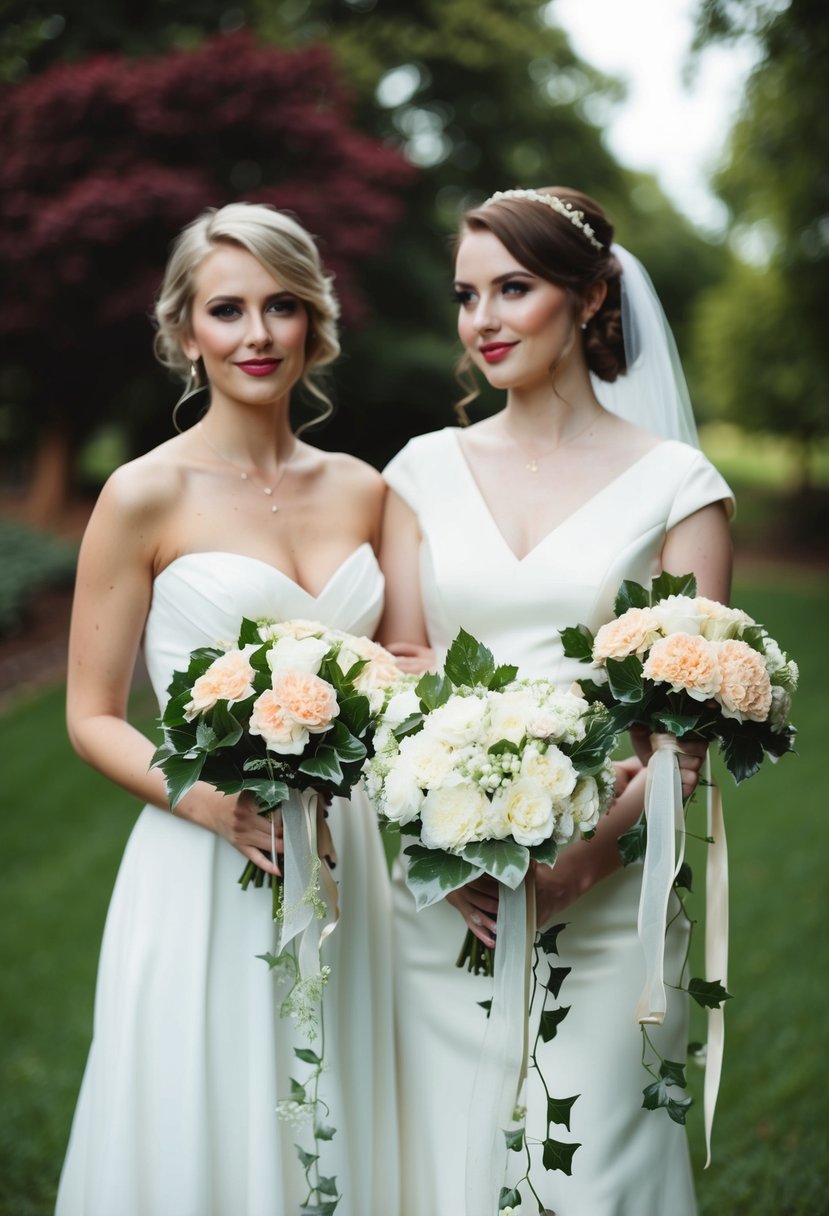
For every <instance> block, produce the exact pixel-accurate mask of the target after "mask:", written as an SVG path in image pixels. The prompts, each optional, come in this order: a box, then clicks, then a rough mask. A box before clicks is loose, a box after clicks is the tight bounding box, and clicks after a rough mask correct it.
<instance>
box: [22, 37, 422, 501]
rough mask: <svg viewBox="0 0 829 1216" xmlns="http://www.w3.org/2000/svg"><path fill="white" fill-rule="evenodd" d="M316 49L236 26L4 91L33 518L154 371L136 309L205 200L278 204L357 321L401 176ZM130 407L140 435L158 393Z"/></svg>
mask: <svg viewBox="0 0 829 1216" xmlns="http://www.w3.org/2000/svg"><path fill="white" fill-rule="evenodd" d="M350 119H351V113H350V100H349V97H348V95H347V94H346V92H345V91H344V89H343V87H342V86H341V84H340V82H339V80H338V79H337V76H336V73H335V71H334V69H333V66H332V63H331V60H330V58H329V55H328V53H327V52H326V51H325V50H324V49H323V48H320V47H308V48H304V49H302V50H299V51H292V52H284V51H280V50H275V49H273V48H269V47H262V46H258V45H257V44H256V43H255V42H254V41H253V39H252V38H251V37H250V36H249V35H247V34H236V35H231V36H224V37H218V38H213V39H210V40H208V41H206V42H205V43H204V44H203V45H202V46H201V47H200V48H198V49H197V50H195V51H189V52H174V53H168V54H164V55H160V56H157V57H152V58H135V59H129V58H126V57H123V56H116V55H106V56H99V57H96V58H94V59H90V60H87V61H85V62H80V63H73V64H60V65H57V66H55V67H53V68H51V69H49V70H48V71H46V72H44V73H42V74H41V75H40V76H37V77H34V78H32V79H31V80H27V81H25V82H24V83H21V84H19V85H15V86H13V87H11V88H9V89H7V90H6V92H5V93H4V95H3V96H2V98H0V129H2V130H3V131H4V133H5V135H4V157H3V158H2V162H0V273H2V276H3V280H4V285H5V292H4V294H5V299H6V303H7V307H6V308H4V309H3V310H2V312H0V340H2V343H3V355H2V364H3V366H4V369H5V373H4V375H5V381H6V384H5V390H6V391H5V396H6V397H7V399H8V398H9V397H12V398H14V399H15V400H16V401H17V403H18V405H19V406H20V407H22V410H21V415H22V414H23V412H24V411H25V414H26V415H27V416H28V417H30V418H33V419H35V421H36V425H35V428H34V429H35V430H36V431H37V452H38V457H37V458H36V461H35V476H34V479H33V484H32V488H31V492H30V514H31V515H33V516H40V517H41V518H44V517H47V516H48V515H49V513H50V512H53V511H54V510H55V508H56V506H57V505H59V504H60V502H62V500H63V497H64V494H65V490H66V474H67V471H68V468H69V462H70V458H71V453H72V451H73V450H74V449H75V448H76V447H77V445H78V443H79V442H80V441H81V440H82V439H84V438H85V437H86V436H87V435H88V434H89V432H90V431H91V430H92V429H93V428H94V427H95V425H96V424H98V423H99V422H100V421H102V420H104V419H107V418H110V417H113V416H115V415H116V414H118V412H119V407H120V408H123V404H124V399H125V392H124V389H125V386H126V385H130V384H133V385H134V384H135V383H136V382H137V381H138V380H139V379H140V377H141V376H142V375H143V376H144V377H147V375H148V364H149V360H150V355H149V349H150V329H149V324H148V321H147V315H148V313H149V311H150V309H151V307H152V301H153V297H154V294H155V291H156V290H157V287H158V282H159V279H160V275H161V272H162V269H163V265H164V260H165V257H166V253H167V250H168V247H169V243H170V241H171V239H172V238H173V236H174V235H175V234H176V232H178V230H179V229H180V228H181V227H182V226H183V225H184V224H185V223H187V222H188V221H189V220H190V219H192V218H193V217H194V216H195V215H196V214H197V213H198V212H199V210H200V209H201V208H203V207H206V206H221V205H222V204H223V203H226V202H230V201H232V200H234V199H239V198H244V199H247V200H249V201H261V202H269V203H273V204H275V205H276V206H278V207H283V208H288V209H290V210H291V211H293V212H294V213H295V214H296V215H297V218H298V219H299V220H300V221H301V222H302V223H303V224H305V226H306V227H307V228H308V229H309V230H310V231H311V232H313V233H314V234H315V235H316V236H317V238H318V240H319V243H320V246H321V249H322V253H323V258H324V260H325V262H326V265H327V266H328V268H329V269H330V270H331V271H332V272H333V273H334V274H335V275H336V280H337V288H338V294H339V296H340V300H341V302H342V305H343V310H344V315H345V318H346V321H347V322H350V323H352V324H354V323H359V321H360V320H361V319H362V318H363V316H364V315H365V312H366V303H365V301H364V300H363V298H362V297H361V295H360V290H359V278H360V275H359V265H360V262H361V260H363V259H365V258H370V257H372V256H374V255H377V254H378V253H380V252H381V251H382V248H383V245H384V243H385V242H386V241H387V240H388V238H389V236H390V233H391V230H392V228H393V226H394V224H395V222H396V221H397V220H398V218H399V216H400V213H401V210H402V191H403V188H404V186H405V185H406V183H407V182H408V180H409V179H410V176H411V173H412V170H411V168H410V167H409V166H408V165H407V163H406V162H405V161H404V160H403V159H402V157H401V156H400V155H399V153H397V152H395V151H394V150H392V149H391V148H389V147H386V146H385V145H383V144H382V143H380V142H379V141H377V140H376V139H373V138H370V137H368V136H366V135H363V134H361V133H359V132H358V131H356V130H354V129H353V128H352V126H351V125H350ZM157 384H158V382H157V381H156V380H153V379H152V378H150V380H149V381H148V393H149V394H150V395H152V396H158V397H159V400H158V402H155V401H153V402H152V403H150V404H148V403H146V402H143V403H141V404H140V405H138V407H137V408H136V407H135V403H134V399H135V393H134V392H133V394H132V397H131V398H130V395H129V394H126V398H127V399H128V400H130V401H131V402H132V406H133V408H131V411H130V412H131V414H133V415H136V416H135V417H133V419H132V422H133V430H134V431H135V430H136V429H137V428H140V427H143V428H144V431H145V432H146V431H148V430H151V426H150V423H151V421H152V419H153V418H154V417H155V418H157V417H158V412H159V411H161V412H162V413H163V412H164V411H165V410H167V409H169V399H162V398H163V396H164V395H163V394H158V393H157V392H154V391H153V389H154V388H156V387H157Z"/></svg>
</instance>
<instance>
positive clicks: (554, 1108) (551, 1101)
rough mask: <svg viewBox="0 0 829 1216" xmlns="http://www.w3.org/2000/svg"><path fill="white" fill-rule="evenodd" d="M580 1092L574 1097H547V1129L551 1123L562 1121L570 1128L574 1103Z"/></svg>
mask: <svg viewBox="0 0 829 1216" xmlns="http://www.w3.org/2000/svg"><path fill="white" fill-rule="evenodd" d="M578 1098H579V1095H578V1094H574V1095H573V1097H572V1098H548V1099H547V1130H548V1131H549V1127H550V1124H551V1123H562V1124H563V1125H564V1126H565V1127H566V1128H567V1130H568V1132H569V1130H570V1111H571V1110H572V1109H573V1103H574V1102H577V1101H578Z"/></svg>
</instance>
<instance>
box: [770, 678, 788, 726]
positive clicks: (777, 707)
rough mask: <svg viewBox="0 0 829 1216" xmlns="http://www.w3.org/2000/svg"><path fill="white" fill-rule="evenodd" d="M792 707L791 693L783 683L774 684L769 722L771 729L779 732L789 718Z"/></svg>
mask: <svg viewBox="0 0 829 1216" xmlns="http://www.w3.org/2000/svg"><path fill="white" fill-rule="evenodd" d="M791 708H792V697H791V693H790V692H789V690H788V689H787V688H784V687H783V686H782V685H781V684H772V687H771V709H770V710H769V722H770V724H771V729H772V730H774V731H777V732H778V733H779V732H780V731H782V729H783V727H784V726H785V725H786V723H787V722H788V720H789V714H790V713H791Z"/></svg>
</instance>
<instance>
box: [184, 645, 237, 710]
mask: <svg viewBox="0 0 829 1216" xmlns="http://www.w3.org/2000/svg"><path fill="white" fill-rule="evenodd" d="M253 677H254V671H253V668H252V667H251V665H250V662H249V660H248V656H247V653H246V652H245V651H244V650H230V651H228V653H227V654H223V655H221V656H220V657H219V658H218V659H214V660H213V662H212V663H211V664H210V666H209V667H208V669H207V671H205V672H204V673H203V675H200V676H199V678H198V679H197V680H196V682H195V683H194V685H193V689H192V694H191V700H190V701H189V702H188V703H187V705H186V706H185V707H184V716H185V718H186V719H187V720H188V722H189V721H191V720H192V719H193V718H195V717H197V715H198V714H203V713H206V712H207V710H208V709H213V707H214V706H215V705H216V704H217V702H219V701H229V702H231V703H235V702H237V701H245V700H247V698H248V697H252V696H253V693H254V688H253Z"/></svg>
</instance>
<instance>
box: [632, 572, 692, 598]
mask: <svg viewBox="0 0 829 1216" xmlns="http://www.w3.org/2000/svg"><path fill="white" fill-rule="evenodd" d="M696 593H697V580H696V579H695V578H694V576H693V574H669V573H668V571H667V570H663V571H662V573H661V574H659V575H657V577H656V578H655V579H654V580H653V582H652V583H651V600H650V602H651V603H652V604H656V603H658V602H659V600H664V599H667V598H668V596H669V595H690V596H691V597H693V596H695V595H696ZM643 607H644V605H643Z"/></svg>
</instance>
